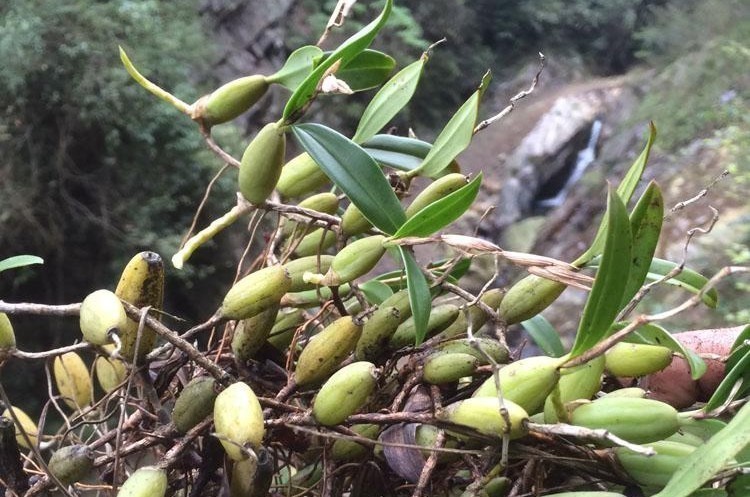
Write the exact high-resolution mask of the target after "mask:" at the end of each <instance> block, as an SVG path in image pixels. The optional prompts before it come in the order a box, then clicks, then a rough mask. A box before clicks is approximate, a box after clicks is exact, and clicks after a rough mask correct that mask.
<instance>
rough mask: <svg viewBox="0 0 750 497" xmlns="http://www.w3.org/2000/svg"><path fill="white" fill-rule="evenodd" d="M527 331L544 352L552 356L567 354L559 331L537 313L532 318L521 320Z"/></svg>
mask: <svg viewBox="0 0 750 497" xmlns="http://www.w3.org/2000/svg"><path fill="white" fill-rule="evenodd" d="M521 326H523V328H524V329H525V330H526V333H528V334H529V336H531V339H532V340H534V343H536V344H537V346H538V347H539V348H540V349H542V352H544V353H545V354H547V355H548V356H551V357H562V356H563V355H565V347H564V346H563V343H562V341H561V340H560V335H559V334H558V333H557V330H555V329H554V328H553V327H552V325H551V324H550V322H549V321H547V319H546V318H545V317H544V316H542V315H541V314H537V315H536V316H534V317H533V318H531V319H527V320H526V321H522V322H521Z"/></svg>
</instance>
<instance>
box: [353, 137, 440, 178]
mask: <svg viewBox="0 0 750 497" xmlns="http://www.w3.org/2000/svg"><path fill="white" fill-rule="evenodd" d="M355 138H356V135H355ZM352 141H354V142H357V140H356V139H353V140H352ZM362 148H364V149H365V152H367V153H368V154H370V157H372V158H373V159H375V160H376V161H378V162H380V163H381V164H384V165H386V166H389V167H392V168H394V169H399V170H401V171H411V170H413V169H416V168H418V167H419V166H420V164H422V159H424V158H425V157H426V156H427V154H428V153H429V152H430V149H431V148H432V145H431V144H429V143H428V142H426V141H422V140H417V139H416V138H408V137H406V136H397V135H375V136H373V137H372V138H370V139H369V140H367V141H366V142H364V143H363V144H362Z"/></svg>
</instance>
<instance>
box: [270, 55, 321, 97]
mask: <svg viewBox="0 0 750 497" xmlns="http://www.w3.org/2000/svg"><path fill="white" fill-rule="evenodd" d="M321 55H323V50H321V49H320V48H318V47H316V46H314V45H305V46H304V47H300V48H298V49H297V50H295V51H294V52H292V53H291V54H289V57H287V59H286V62H284V65H283V66H282V68H281V69H279V70H278V71H276V73H274V74H272V75H270V76H268V77H267V78H266V81H268V82H269V83H277V84H280V85H282V86H284V87H286V88H288V89H289V90H290V91H294V90H295V89H296V88H297V87H298V86H299V85H300V83H302V82H303V81H304V80H305V78H307V76H309V75H310V73H311V72H312V71H313V69H314V68H315V63H316V60H317V59H319V58H320V56H321Z"/></svg>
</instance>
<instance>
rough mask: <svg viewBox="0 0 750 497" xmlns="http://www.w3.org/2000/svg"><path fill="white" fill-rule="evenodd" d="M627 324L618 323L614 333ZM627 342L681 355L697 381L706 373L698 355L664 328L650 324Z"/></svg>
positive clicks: (629, 336)
mask: <svg viewBox="0 0 750 497" xmlns="http://www.w3.org/2000/svg"><path fill="white" fill-rule="evenodd" d="M626 324H627V323H617V324H616V325H615V326H613V328H612V329H613V331H616V330H620V329H622V328H624V327H625V325H626ZM625 341H626V342H631V343H644V344H646V345H660V346H662V347H667V348H668V349H670V350H672V351H673V352H677V353H678V354H681V355H682V356H683V357H684V358H685V360H686V361H687V363H688V366H689V367H690V376H691V377H692V378H693V379H694V380H697V379H698V378H700V377H701V376H703V373H705V372H706V363H705V362H704V361H703V359H701V358H700V356H699V355H698V354H696V353H695V352H693V351H692V350H690V349H689V348H687V347H685V345H683V344H682V342H680V341H679V340H677V339H676V338H675V337H674V335H672V334H671V333H670V332H669V331H667V330H666V329H664V328H663V327H661V326H659V325H657V324H654V323H648V324H644V325H643V326H640V327H638V328H637V329H636V330H635V331H634V332H633V333H631V334H630V335H628V336H627V337H626V338H625Z"/></svg>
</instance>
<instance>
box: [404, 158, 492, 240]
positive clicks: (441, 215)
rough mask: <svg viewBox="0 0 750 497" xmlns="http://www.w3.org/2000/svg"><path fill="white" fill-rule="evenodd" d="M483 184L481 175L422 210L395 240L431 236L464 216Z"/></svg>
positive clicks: (410, 219)
mask: <svg viewBox="0 0 750 497" xmlns="http://www.w3.org/2000/svg"><path fill="white" fill-rule="evenodd" d="M481 183H482V173H479V175H477V177H476V178H474V179H473V180H472V181H471V182H470V183H468V184H467V185H465V186H462V187H461V188H459V189H458V190H456V191H455V192H452V193H450V194H448V195H446V196H445V197H443V198H441V199H439V200H436V201H435V202H433V203H431V204H429V205H427V206H425V207H424V208H422V209H420V210H419V212H417V213H416V214H414V215H413V216H412V217H410V218H409V219H408V220H407V221H406V222H405V223H404V224H403V226H401V227H400V228H399V229H398V231H397V232H396V234H395V235H393V237H394V238H404V237H407V236H417V237H425V236H430V235H432V234H433V233H436V232H438V231H440V230H441V229H443V228H444V227H446V226H448V225H449V224H450V223H452V222H453V221H455V220H456V219H458V218H459V217H461V216H462V215H463V213H464V212H466V210H467V209H468V208H469V207H471V204H473V203H474V199H475V198H477V193H479V185H480V184H481Z"/></svg>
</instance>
